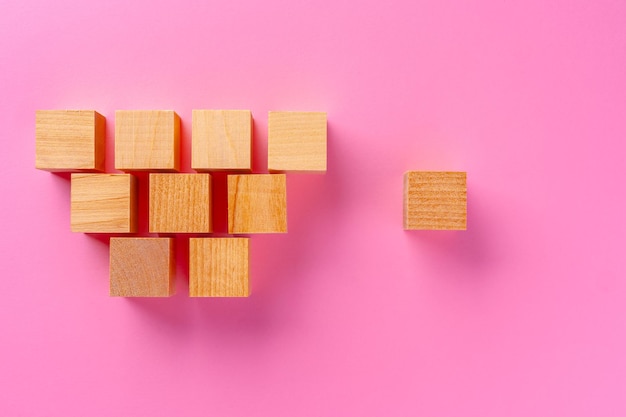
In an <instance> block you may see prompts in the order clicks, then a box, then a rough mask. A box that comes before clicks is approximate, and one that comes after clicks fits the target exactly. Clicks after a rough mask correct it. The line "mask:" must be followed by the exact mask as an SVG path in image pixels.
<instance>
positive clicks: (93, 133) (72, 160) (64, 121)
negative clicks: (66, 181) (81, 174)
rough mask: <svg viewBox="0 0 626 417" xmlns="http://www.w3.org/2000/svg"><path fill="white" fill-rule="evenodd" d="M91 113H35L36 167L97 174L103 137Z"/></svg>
mask: <svg viewBox="0 0 626 417" xmlns="http://www.w3.org/2000/svg"><path fill="white" fill-rule="evenodd" d="M96 114H97V113H96V112H95V111H92V110H39V111H37V112H36V114H35V167H36V168H37V169H43V170H48V171H97V170H102V169H103V168H104V166H103V164H99V163H98V161H97V159H96V152H97V149H98V146H101V145H102V144H103V143H104V136H103V135H101V136H100V135H99V132H98V131H97V129H96V127H97V123H96ZM102 146H103V145H102Z"/></svg>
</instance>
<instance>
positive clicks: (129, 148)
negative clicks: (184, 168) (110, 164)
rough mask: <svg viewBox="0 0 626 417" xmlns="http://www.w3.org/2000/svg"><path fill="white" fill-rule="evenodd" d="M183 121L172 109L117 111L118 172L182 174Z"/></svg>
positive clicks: (116, 164) (116, 166) (116, 167)
mask: <svg viewBox="0 0 626 417" xmlns="http://www.w3.org/2000/svg"><path fill="white" fill-rule="evenodd" d="M179 168H180V118H179V117H178V115H177V114H176V113H175V112H173V111H171V110H118V111H116V112H115V169H119V170H122V171H145V170H151V171H178V170H179Z"/></svg>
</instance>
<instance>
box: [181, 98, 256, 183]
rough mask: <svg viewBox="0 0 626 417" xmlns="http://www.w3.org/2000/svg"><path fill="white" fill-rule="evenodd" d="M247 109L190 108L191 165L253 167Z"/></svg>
mask: <svg viewBox="0 0 626 417" xmlns="http://www.w3.org/2000/svg"><path fill="white" fill-rule="evenodd" d="M251 154H252V114H251V113H250V110H193V111H192V129H191V167H192V168H193V169H195V170H196V171H208V170H238V171H245V172H249V171H250V170H251V168H252V164H251V161H252V158H251Z"/></svg>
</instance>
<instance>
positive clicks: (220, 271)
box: [189, 237, 250, 297]
mask: <svg viewBox="0 0 626 417" xmlns="http://www.w3.org/2000/svg"><path fill="white" fill-rule="evenodd" d="M249 258H250V248H249V239H248V238H241V237H239V238H237V237H235V238H231V237H226V238H191V239H189V296H191V297H247V296H249V295H250V291H249V269H250V266H249Z"/></svg>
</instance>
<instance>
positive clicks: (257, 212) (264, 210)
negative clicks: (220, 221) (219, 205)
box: [228, 174, 287, 234]
mask: <svg viewBox="0 0 626 417" xmlns="http://www.w3.org/2000/svg"><path fill="white" fill-rule="evenodd" d="M286 232H287V178H286V176H285V174H255V175H229V176H228V233H235V234H237V233H243V234H247V233H286Z"/></svg>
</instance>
